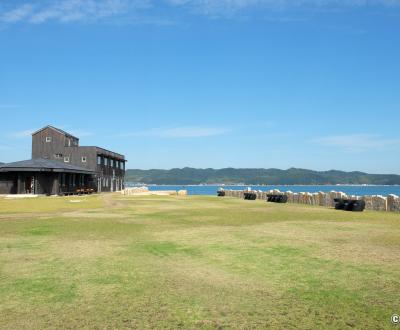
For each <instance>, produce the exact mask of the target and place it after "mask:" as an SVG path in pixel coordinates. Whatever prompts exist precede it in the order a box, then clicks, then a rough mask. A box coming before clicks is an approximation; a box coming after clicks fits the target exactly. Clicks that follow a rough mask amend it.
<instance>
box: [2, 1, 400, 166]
mask: <svg viewBox="0 0 400 330" xmlns="http://www.w3.org/2000/svg"><path fill="white" fill-rule="evenodd" d="M0 114H1V122H2V129H1V131H0V161H3V162H9V161H16V160H22V159H27V158H29V157H30V146H31V145H30V143H31V141H30V132H32V131H33V130H35V129H38V128H40V127H42V126H44V125H47V124H52V125H54V126H58V127H60V128H63V129H65V130H69V131H71V132H72V133H75V134H76V135H78V136H80V138H81V141H80V142H81V144H82V145H99V146H102V147H105V148H108V149H112V150H115V151H117V152H121V153H124V154H125V155H126V156H127V158H128V160H129V163H128V168H143V169H148V168H173V167H184V166H191V167H202V168H205V167H214V168H222V167H265V168H270V167H275V168H289V167H302V168H310V169H316V170H328V169H341V170H362V171H367V172H371V173H372V172H373V173H397V174H400V152H399V149H400V133H399V123H400V0H369V1H368V0H347V1H345V0H343V1H335V0H301V1H300V0H298V1H296V0H293V1H289V0H287V1H285V0H229V1H228V0H221V1H212V0H164V1H154V0H108V1H107V0H97V1H94V0H86V1H85V0H52V1H45V0H41V1H34V0H31V1H19V0H17V1H16V0H12V1H11V0H10V1H8V0H2V1H0Z"/></svg>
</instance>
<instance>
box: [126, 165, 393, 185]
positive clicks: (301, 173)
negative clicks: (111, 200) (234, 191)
mask: <svg viewBox="0 0 400 330" xmlns="http://www.w3.org/2000/svg"><path fill="white" fill-rule="evenodd" d="M125 181H126V182H132V183H143V184H146V185H229V186H235V185H237V186H241V185H259V186H270V185H281V186H293V185H296V186H299V185H303V186H310V185H311V186H312V185H320V186H327V185H339V186H345V185H349V186H374V185H375V186H396V185H400V175H397V174H368V173H364V172H344V171H337V170H331V171H312V170H306V169H298V168H290V169H288V170H280V169H273V168H272V169H257V168H249V169H246V168H242V169H240V168H239V169H235V168H224V169H211V168H209V169H196V168H188V167H186V168H181V169H179V168H175V169H171V170H158V169H153V170H135V169H133V170H127V171H126V176H125Z"/></svg>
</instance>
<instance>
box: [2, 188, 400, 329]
mask: <svg viewBox="0 0 400 330" xmlns="http://www.w3.org/2000/svg"><path fill="white" fill-rule="evenodd" d="M71 201H80V202H75V203H73V202H71ZM394 313H397V314H399V313H400V214H393V213H379V212H365V213H346V212H340V211H335V210H330V209H325V208H319V207H311V206H304V205H289V204H287V205H279V204H267V203H265V202H262V201H255V202H251V201H243V200H238V199H228V198H226V199H218V198H215V197H123V196H121V195H117V194H115V195H111V194H109V195H97V196H88V197H65V198H64V197H63V198H61V197H58V198H51V197H49V198H38V199H26V200H5V199H1V198H0V328H2V329H20V328H25V329H40V328H71V329H73V328H97V329H104V328H119V329H120V328H138V329H143V328H157V329H158V328H164V329H176V328H182V329H192V328H201V329H222V328H231V329H264V328H281V329H291V328H300V329H346V328H356V329H386V328H387V329H393V328H394V326H393V325H392V324H391V322H390V317H391V315H392V314H394Z"/></svg>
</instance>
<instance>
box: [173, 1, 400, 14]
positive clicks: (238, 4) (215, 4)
mask: <svg viewBox="0 0 400 330" xmlns="http://www.w3.org/2000/svg"><path fill="white" fill-rule="evenodd" d="M166 1H167V2H168V3H169V4H170V5H172V6H176V7H187V8H190V9H194V10H195V11H196V12H199V13H202V14H204V15H209V16H213V17H219V16H230V15H233V14H235V13H236V12H238V11H241V10H245V9H250V8H264V9H291V8H299V7H304V6H314V7H349V6H350V7H365V6H397V5H400V0H166Z"/></svg>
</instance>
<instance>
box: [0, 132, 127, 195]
mask: <svg viewBox="0 0 400 330" xmlns="http://www.w3.org/2000/svg"><path fill="white" fill-rule="evenodd" d="M125 163H126V160H125V157H124V156H123V155H121V154H118V153H116V152H112V151H109V150H106V149H103V148H99V147H95V146H83V147H81V146H80V145H79V139H78V138H77V137H75V136H73V135H72V134H69V133H67V132H65V131H63V130H60V129H58V128H55V127H52V126H46V127H44V128H42V129H40V130H38V131H37V132H35V133H33V134H32V159H31V160H27V161H21V162H16V163H9V164H2V165H0V194H23V193H28V194H46V195H56V194H76V193H78V194H79V193H89V192H106V191H118V190H122V189H123V188H124V184H125V183H124V178H125Z"/></svg>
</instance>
